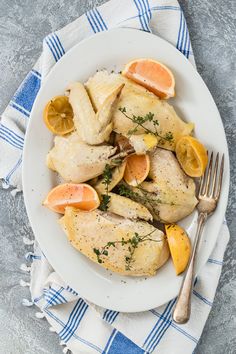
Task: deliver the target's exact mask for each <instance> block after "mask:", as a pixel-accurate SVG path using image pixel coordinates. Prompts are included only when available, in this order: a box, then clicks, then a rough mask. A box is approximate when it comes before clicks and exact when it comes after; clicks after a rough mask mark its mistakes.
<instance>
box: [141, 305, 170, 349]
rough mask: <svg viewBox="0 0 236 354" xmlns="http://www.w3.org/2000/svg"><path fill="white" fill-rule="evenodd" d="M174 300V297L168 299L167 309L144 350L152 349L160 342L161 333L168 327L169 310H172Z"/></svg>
mask: <svg viewBox="0 0 236 354" xmlns="http://www.w3.org/2000/svg"><path fill="white" fill-rule="evenodd" d="M175 302H176V299H173V300H172V301H170V306H169V308H168V310H167V311H166V313H165V315H164V316H162V317H160V319H161V320H162V323H161V324H159V326H158V327H156V329H155V331H154V333H153V335H152V338H151V339H150V340H149V343H148V345H147V346H146V350H148V351H153V350H154V349H155V348H156V346H157V345H158V343H159V342H160V340H161V338H162V337H163V335H164V334H165V332H166V331H167V329H168V328H169V327H170V324H171V312H172V309H173V307H174V305H175Z"/></svg>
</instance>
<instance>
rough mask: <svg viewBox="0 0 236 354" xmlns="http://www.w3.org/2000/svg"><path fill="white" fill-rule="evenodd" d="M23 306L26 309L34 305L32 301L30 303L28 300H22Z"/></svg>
mask: <svg viewBox="0 0 236 354" xmlns="http://www.w3.org/2000/svg"><path fill="white" fill-rule="evenodd" d="M22 305H23V306H26V307H31V306H33V305H34V303H33V302H32V301H29V300H28V299H22Z"/></svg>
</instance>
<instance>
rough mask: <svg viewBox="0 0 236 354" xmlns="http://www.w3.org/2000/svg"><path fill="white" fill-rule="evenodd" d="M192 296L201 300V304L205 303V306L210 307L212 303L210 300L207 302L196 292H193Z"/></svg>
mask: <svg viewBox="0 0 236 354" xmlns="http://www.w3.org/2000/svg"><path fill="white" fill-rule="evenodd" d="M193 294H194V295H195V296H196V297H198V298H199V299H200V300H202V301H203V302H205V304H207V305H209V306H212V305H213V303H212V302H211V301H210V300H207V299H206V298H205V297H204V296H202V295H201V294H199V293H198V292H197V291H196V290H193Z"/></svg>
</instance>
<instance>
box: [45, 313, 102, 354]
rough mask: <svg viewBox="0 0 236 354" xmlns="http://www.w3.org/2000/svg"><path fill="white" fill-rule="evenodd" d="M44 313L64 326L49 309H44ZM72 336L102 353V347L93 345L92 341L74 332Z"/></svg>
mask: <svg viewBox="0 0 236 354" xmlns="http://www.w3.org/2000/svg"><path fill="white" fill-rule="evenodd" d="M44 311H45V313H46V314H47V315H48V316H49V317H51V318H52V319H53V320H54V321H56V322H57V323H58V324H59V325H60V326H61V327H65V323H63V322H62V321H61V320H60V319H59V318H58V317H57V316H55V315H54V314H53V313H52V312H51V311H50V310H49V309H44ZM73 337H74V338H75V339H77V340H78V341H79V342H81V343H83V344H85V345H87V346H88V347H90V348H93V349H95V350H96V351H97V352H99V353H102V349H101V348H99V347H97V346H96V345H94V344H93V343H91V342H89V341H87V340H85V339H83V338H81V337H79V336H77V335H76V334H75V333H74V334H73Z"/></svg>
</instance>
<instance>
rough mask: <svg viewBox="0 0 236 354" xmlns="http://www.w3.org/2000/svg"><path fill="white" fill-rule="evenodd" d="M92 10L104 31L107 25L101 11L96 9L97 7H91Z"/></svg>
mask: <svg viewBox="0 0 236 354" xmlns="http://www.w3.org/2000/svg"><path fill="white" fill-rule="evenodd" d="M93 12H94V15H95V16H96V18H97V19H98V21H99V23H100V26H101V28H102V29H103V30H104V31H105V30H108V28H107V25H106V23H105V21H104V19H103V18H102V16H101V13H100V12H99V11H98V9H97V8H96V7H95V8H94V9H93Z"/></svg>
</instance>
